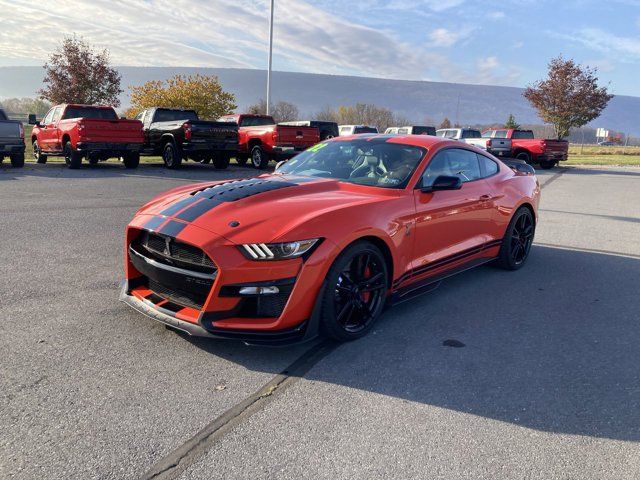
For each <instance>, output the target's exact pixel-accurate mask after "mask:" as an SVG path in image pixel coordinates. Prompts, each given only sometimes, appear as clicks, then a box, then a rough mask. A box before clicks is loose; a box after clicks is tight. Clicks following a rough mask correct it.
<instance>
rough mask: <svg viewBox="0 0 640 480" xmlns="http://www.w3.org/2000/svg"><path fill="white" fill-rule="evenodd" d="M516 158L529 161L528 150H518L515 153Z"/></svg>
mask: <svg viewBox="0 0 640 480" xmlns="http://www.w3.org/2000/svg"><path fill="white" fill-rule="evenodd" d="M516 158H517V159H518V160H523V161H525V162H527V163H531V155H529V152H519V153H518V154H517V155H516Z"/></svg>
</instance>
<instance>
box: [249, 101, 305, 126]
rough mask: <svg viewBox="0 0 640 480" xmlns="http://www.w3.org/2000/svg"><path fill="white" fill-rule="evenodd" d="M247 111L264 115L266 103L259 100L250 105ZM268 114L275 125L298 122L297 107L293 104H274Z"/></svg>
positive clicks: (280, 102)
mask: <svg viewBox="0 0 640 480" xmlns="http://www.w3.org/2000/svg"><path fill="white" fill-rule="evenodd" d="M247 111H248V112H249V113H253V114H255V115H266V113H267V102H266V101H265V100H264V99H260V100H258V102H257V103H254V104H253V105H250V106H249V108H248V109H247ZM270 114H271V116H272V117H273V119H274V120H275V121H276V123H280V122H290V121H293V120H298V117H299V116H300V113H299V110H298V107H296V106H295V105H294V104H293V103H290V102H285V101H279V102H276V103H275V104H274V105H273V106H272V108H271V112H270Z"/></svg>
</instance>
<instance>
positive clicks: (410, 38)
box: [0, 0, 640, 96]
mask: <svg viewBox="0 0 640 480" xmlns="http://www.w3.org/2000/svg"><path fill="white" fill-rule="evenodd" d="M268 11H269V7H268V1H267V0H74V1H71V0H50V1H47V2H45V3H38V2H33V1H32V0H28V1H24V0H0V12H2V13H0V23H1V24H2V28H1V29H0V66H17V65H42V64H43V62H44V60H45V59H46V58H47V56H48V55H49V54H50V53H51V52H52V50H53V49H55V47H56V45H57V44H58V42H59V41H60V40H61V39H62V38H63V37H64V36H65V35H73V34H77V35H79V36H82V37H83V38H84V39H85V40H86V41H88V42H89V43H91V44H93V45H94V46H96V47H97V48H100V49H102V48H107V49H108V50H109V51H110V54H111V61H112V63H113V64H114V65H130V66H132V65H136V66H190V67H239V68H266V64H267V42H268ZM559 54H562V55H563V56H565V57H567V58H573V59H574V60H576V61H577V62H578V63H581V64H584V65H590V66H595V67H598V69H599V77H600V80H601V83H602V84H609V85H610V89H611V91H612V92H613V93H615V94H618V95H633V96H640V82H638V80H637V79H638V76H639V74H640V0H608V1H602V0H600V1H591V0H573V1H572V0H554V1H547V0H537V1H534V0H518V1H517V0H500V1H494V0H487V1H484V0H482V1H481V0H475V1H469V0H434V1H432V0H387V1H382V0H369V1H352V0H316V1H305V0H275V28H274V56H273V68H274V69H275V70H283V71H296V72H309V73H327V74H336V75H359V76H370V77H381V78H393V79H403V80H430V81H443V82H456V83H473V84H486V85H507V86H517V87H523V86H526V85H527V84H529V83H531V82H534V81H535V80H538V79H541V78H543V77H544V75H545V72H546V66H547V63H548V61H549V60H550V59H551V58H552V57H554V56H557V55H559ZM1 81H2V79H0V82H1Z"/></svg>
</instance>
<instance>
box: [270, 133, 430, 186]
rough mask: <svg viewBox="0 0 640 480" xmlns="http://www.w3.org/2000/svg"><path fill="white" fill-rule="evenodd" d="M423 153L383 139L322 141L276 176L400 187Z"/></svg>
mask: <svg viewBox="0 0 640 480" xmlns="http://www.w3.org/2000/svg"><path fill="white" fill-rule="evenodd" d="M426 153H427V151H426V149H424V148H421V147H414V146H410V145H402V144H398V143H387V142H386V139H381V140H371V141H367V140H350V141H345V142H343V141H332V142H322V143H319V144H317V145H315V146H313V147H311V148H309V149H307V150H306V151H304V152H302V153H301V154H300V155H298V156H296V157H294V158H292V159H291V160H289V161H288V162H287V163H285V164H284V165H282V166H281V167H280V168H278V169H277V170H276V173H281V174H290V175H301V176H306V177H321V178H334V179H336V180H341V181H343V182H349V183H356V184H358V185H371V186H375V187H382V188H403V187H405V186H406V184H407V182H408V181H409V178H411V175H412V174H413V172H414V171H415V169H416V168H417V167H418V164H419V163H420V160H422V158H423V157H424V156H425V154H426Z"/></svg>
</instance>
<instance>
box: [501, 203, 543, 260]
mask: <svg viewBox="0 0 640 480" xmlns="http://www.w3.org/2000/svg"><path fill="white" fill-rule="evenodd" d="M535 233H536V224H535V220H534V218H533V215H532V213H531V210H529V209H528V208H527V207H520V208H519V209H518V210H517V211H516V213H515V214H514V215H513V217H511V221H510V222H509V226H508V227H507V231H506V233H505V235H504V238H503V239H502V245H501V246H500V253H499V255H498V259H497V261H496V264H497V265H498V266H499V267H501V268H504V269H505V270H518V269H519V268H522V266H524V264H525V263H526V261H527V258H529V253H530V251H531V245H532V244H533V237H534V236H535Z"/></svg>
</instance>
